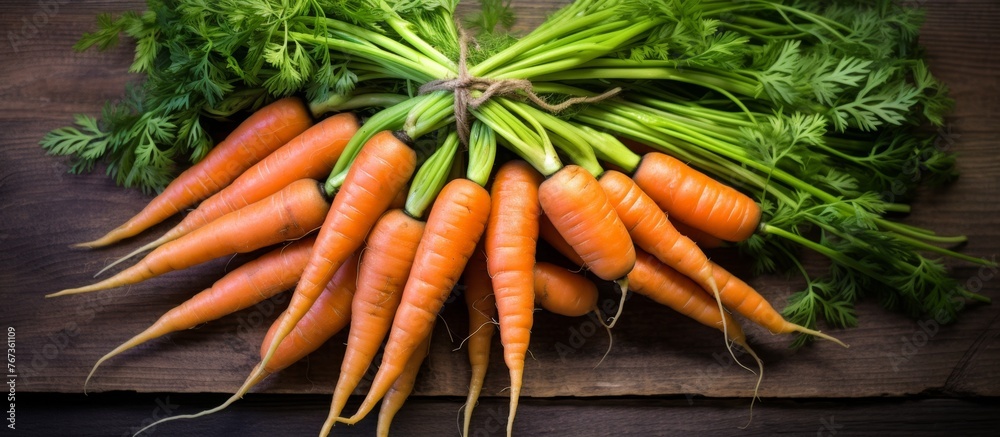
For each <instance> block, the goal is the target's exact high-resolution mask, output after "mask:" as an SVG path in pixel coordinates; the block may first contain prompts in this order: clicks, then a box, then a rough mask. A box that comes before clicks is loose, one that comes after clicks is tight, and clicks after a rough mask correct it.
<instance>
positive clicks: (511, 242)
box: [485, 161, 544, 435]
mask: <svg viewBox="0 0 1000 437" xmlns="http://www.w3.org/2000/svg"><path fill="white" fill-rule="evenodd" d="M543 180H544V178H543V177H542V175H541V173H538V172H537V171H536V170H535V169H534V168H532V167H531V166H530V165H528V163H527V162H524V161H508V162H507V163H505V164H503V165H502V166H500V169H499V170H498V171H497V174H496V177H495V179H494V180H493V189H492V192H491V193H490V198H491V199H492V207H491V208H492V209H491V210H490V219H489V221H488V222H487V225H486V238H485V249H486V265H487V268H488V269H489V274H490V277H491V278H493V294H494V296H495V299H496V305H497V314H498V316H499V324H500V342H501V344H503V356H504V362H505V363H506V364H507V369H508V371H509V372H510V412H509V413H508V414H509V416H508V419H507V434H508V435H510V434H511V429H512V427H513V423H514V415H515V413H516V412H517V402H518V399H519V397H520V394H521V384H522V381H523V378H524V357H525V355H527V353H528V342H529V340H530V337H531V326H532V320H533V312H534V309H535V305H534V301H535V299H534V291H535V290H534V274H533V272H532V268H533V267H534V265H535V247H536V241H537V240H538V216H539V214H540V213H541V207H540V206H539V203H538V187H539V185H540V184H541V183H542V181H543Z"/></svg>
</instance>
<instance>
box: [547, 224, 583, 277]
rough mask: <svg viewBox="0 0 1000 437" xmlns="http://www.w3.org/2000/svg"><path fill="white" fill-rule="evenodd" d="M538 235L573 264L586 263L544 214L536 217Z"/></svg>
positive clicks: (580, 264)
mask: <svg viewBox="0 0 1000 437" xmlns="http://www.w3.org/2000/svg"><path fill="white" fill-rule="evenodd" d="M538 236H540V237H541V238H542V240H544V241H545V242H546V243H548V245H549V246H552V248H553V249H555V250H556V251H557V252H559V253H561V254H562V255H563V256H565V257H566V259H568V260H569V261H570V262H571V263H573V265H575V266H581V267H582V266H584V265H585V264H586V263H584V261H583V258H580V255H579V254H577V253H576V249H573V246H570V244H569V243H567V242H566V239H565V238H563V237H562V235H559V230H558V229H556V227H555V225H553V224H552V220H549V216H547V215H545V214H542V215H541V216H540V217H538Z"/></svg>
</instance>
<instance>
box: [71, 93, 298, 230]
mask: <svg viewBox="0 0 1000 437" xmlns="http://www.w3.org/2000/svg"><path fill="white" fill-rule="evenodd" d="M311 124H312V118H311V116H310V115H309V111H308V109H307V108H306V106H305V104H303V102H302V100H301V99H298V98H295V97H287V98H284V99H280V100H277V101H275V102H273V103H271V104H269V105H267V106H265V107H263V108H260V109H258V110H257V111H256V112H254V113H253V114H252V115H251V116H250V117H249V118H247V119H246V120H245V121H244V122H242V123H240V125H239V126H238V127H237V128H236V129H235V130H234V131H233V132H232V133H230V134H229V136H227V137H226V139H225V140H223V141H222V142H221V143H219V144H217V145H216V146H215V147H214V148H213V149H212V151H211V152H209V153H208V155H206V156H205V158H203V159H202V160H201V161H199V162H198V163H197V164H195V165H193V166H191V168H188V169H187V170H185V171H184V172H183V173H181V174H180V175H178V176H177V178H175V179H174V180H173V181H172V182H170V184H169V185H167V187H166V188H165V189H164V190H163V192H162V193H160V194H159V195H158V196H156V197H155V198H153V200H152V201H150V202H149V204H147V205H146V207H145V208H143V209H142V211H140V212H139V213H138V214H136V215H135V216H134V217H132V218H131V219H129V220H128V221H126V222H125V223H124V224H122V225H121V226H118V227H117V228H115V229H113V230H111V232H108V233H107V234H106V235H104V236H103V237H101V238H98V239H96V240H94V241H90V242H86V243H79V244H76V245H75V246H76V247H86V248H94V247H102V246H107V245H109V244H112V243H115V242H118V241H120V240H123V239H125V238H128V237H132V236H134V235H136V234H138V233H140V232H142V231H144V230H146V229H149V228H150V227H152V226H153V225H155V224H157V223H160V222H162V221H163V220H166V219H167V218H168V217H170V216H172V215H174V214H176V213H178V212H180V211H181V210H183V209H184V208H187V207H189V206H192V205H194V204H195V203H197V202H198V201H200V200H202V199H204V198H206V197H208V196H210V195H212V194H213V193H215V192H216V191H218V190H220V189H222V187H225V186H226V185H229V183H230V182H232V181H233V179H236V177H238V176H239V175H240V174H242V173H243V172H244V171H245V170H246V169H248V168H250V166H252V165H254V163H256V162H257V161H260V160H261V159H262V158H264V157H265V156H267V155H268V154H270V153H271V152H272V151H274V150H275V149H277V148H278V147H281V146H282V145H283V144H285V143H287V142H288V141H290V140H291V139H292V138H295V137H296V136H297V135H298V134H300V133H302V132H303V131H304V130H306V129H307V128H308V127H309V126H310V125H311Z"/></svg>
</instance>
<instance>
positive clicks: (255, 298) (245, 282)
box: [83, 237, 315, 390]
mask: <svg viewBox="0 0 1000 437" xmlns="http://www.w3.org/2000/svg"><path fill="white" fill-rule="evenodd" d="M314 240H315V238H313V237H306V238H303V239H301V240H299V241H296V242H295V243H292V244H289V245H287V246H282V247H280V248H277V249H274V250H272V251H270V252H268V253H266V254H264V255H261V256H260V257H259V258H257V259H254V260H252V261H249V262H247V263H246V264H243V265H242V266H239V267H237V268H236V269H235V270H233V271H231V272H229V273H228V274H226V275H225V276H223V277H222V279H219V280H218V281H215V283H214V284H212V286H211V287H209V288H208V289H206V290H204V291H202V292H201V293H198V294H196V295H195V296H194V297H192V298H191V299H188V300H187V301H186V302H184V303H182V304H180V305H178V306H177V307H175V308H173V309H171V310H170V311H167V312H166V313H165V314H163V315H162V316H160V318H159V319H158V320H157V321H156V322H155V323H153V325H152V326H150V327H149V328H146V330H145V331H143V332H141V333H139V334H138V335H136V336H135V337H132V338H131V339H130V340H128V341H126V342H125V343H123V344H122V345H121V346H118V347H117V348H115V349H114V350H113V351H111V352H109V353H108V354H107V355H104V356H103V357H101V359H99V360H97V364H94V368H93V369H92V370H91V371H90V374H89V375H87V381H90V378H91V377H92V376H93V375H94V372H95V371H97V367H98V366H100V365H101V363H103V362H105V361H107V360H108V359H109V358H111V357H113V356H115V355H118V354H120V353H122V352H124V351H126V350H129V349H132V348H133V347H136V346H138V345H140V344H142V343H145V342H147V341H149V340H152V339H154V338H159V337H161V336H163V335H166V334H169V333H171V332H176V331H181V330H184V329H191V328H194V327H195V326H198V325H200V324H202V323H207V322H210V321H212V320H215V319H218V318H220V317H222V316H225V315H227V314H232V313H234V312H236V311H239V310H242V309H244V308H248V307H250V306H252V305H256V304H257V303H260V302H261V301H263V300H265V299H269V298H271V297H273V296H274V295H276V294H278V293H280V292H282V291H285V290H287V289H289V288H291V287H294V286H295V283H296V282H298V280H299V276H301V275H302V269H303V268H305V266H306V261H307V260H308V259H309V254H310V253H311V252H312V246H313V241H314ZM83 386H84V389H85V390H86V386H87V382H86V381H84V383H83Z"/></svg>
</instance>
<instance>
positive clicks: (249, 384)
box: [132, 364, 271, 437]
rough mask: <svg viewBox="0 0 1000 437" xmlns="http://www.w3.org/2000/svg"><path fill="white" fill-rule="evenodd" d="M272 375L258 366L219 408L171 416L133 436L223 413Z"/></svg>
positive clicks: (147, 426)
mask: <svg viewBox="0 0 1000 437" xmlns="http://www.w3.org/2000/svg"><path fill="white" fill-rule="evenodd" d="M270 374H271V372H268V371H267V370H265V369H264V368H263V367H261V366H260V365H259V364H258V365H257V366H255V367H254V369H253V372H251V373H250V376H248V377H247V379H246V381H244V382H243V385H242V386H240V388H239V390H236V393H233V395H232V396H230V397H229V399H226V401H225V402H223V403H222V404H219V406H217V407H215V408H211V409H208V410H204V411H202V412H199V413H194V414H181V415H178V416H170V417H166V418H163V419H160V420H157V421H156V422H153V423H151V424H149V425H146V426H145V427H143V428H142V429H140V430H138V431H136V432H135V434H133V435H132V436H133V437H135V436H137V435H139V434H142V432H143V431H145V430H147V429H150V428H153V427H156V426H159V425H162V424H163V423H165V422H170V421H173V420H180V419H197V418H199V417H204V416H207V415H209V414H214V413H218V412H219V411H222V410H224V409H226V408H227V407H229V406H230V405H232V404H233V403H235V402H236V401H238V400H240V399H242V398H243V396H244V395H246V394H247V393H248V392H250V389H251V388H253V387H254V386H256V385H257V384H259V383H260V382H261V381H263V380H264V378H267V377H268V376H269V375H270Z"/></svg>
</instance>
